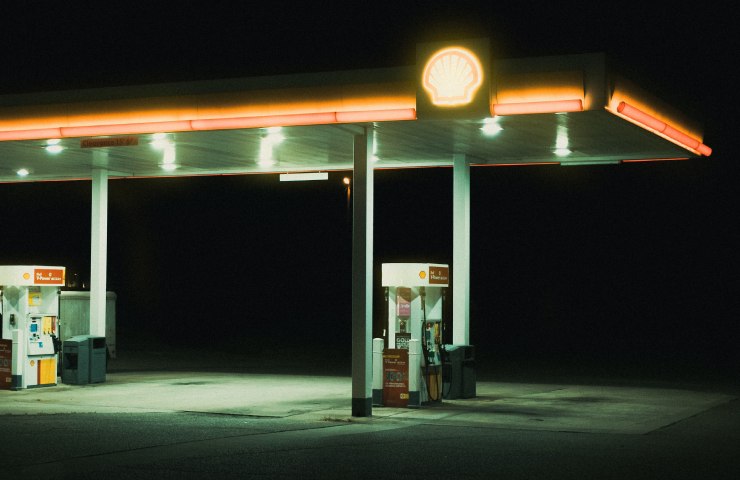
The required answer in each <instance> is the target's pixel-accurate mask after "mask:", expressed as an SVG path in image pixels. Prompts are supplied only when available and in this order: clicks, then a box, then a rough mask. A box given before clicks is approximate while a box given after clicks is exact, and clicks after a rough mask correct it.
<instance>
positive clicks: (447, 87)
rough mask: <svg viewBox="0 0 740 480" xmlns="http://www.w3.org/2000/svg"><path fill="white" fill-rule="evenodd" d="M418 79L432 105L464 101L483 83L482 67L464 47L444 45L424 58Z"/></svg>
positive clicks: (445, 104) (446, 104)
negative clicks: (424, 63)
mask: <svg viewBox="0 0 740 480" xmlns="http://www.w3.org/2000/svg"><path fill="white" fill-rule="evenodd" d="M421 83H422V86H423V87H424V90H426V91H427V92H428V93H429V97H430V99H431V101H432V103H433V104H434V105H437V106H456V105H467V104H469V103H470V102H471V101H472V100H473V95H475V93H476V92H477V91H478V89H479V88H480V86H481V84H482V83H483V67H482V66H481V63H480V60H478V57H476V56H475V54H474V53H473V52H471V51H470V50H468V49H467V48H462V47H447V48H443V49H442V50H439V51H438V52H437V53H435V54H434V55H432V57H431V58H430V59H429V61H428V62H427V64H426V66H425V67H424V73H423V74H422V79H421Z"/></svg>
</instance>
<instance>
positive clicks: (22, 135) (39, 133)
mask: <svg viewBox="0 0 740 480" xmlns="http://www.w3.org/2000/svg"><path fill="white" fill-rule="evenodd" d="M61 136H62V130H61V129H60V128H41V129H35V130H13V131H9V132H0V142H4V141H8V140H38V139H40V138H61Z"/></svg>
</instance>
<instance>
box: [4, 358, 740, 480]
mask: <svg viewBox="0 0 740 480" xmlns="http://www.w3.org/2000/svg"><path fill="white" fill-rule="evenodd" d="M188 358H192V356H191V355H189V354H188V352H183V351H180V352H175V351H170V352H154V353H152V352H148V353H147V354H143V353H142V354H132V355H130V356H128V357H127V358H120V359H117V360H115V361H112V362H111V364H110V365H109V374H108V376H107V379H106V382H105V383H101V384H95V385H84V386H81V385H62V384H60V385H58V386H56V387H48V388H38V389H28V390H24V391H19V392H10V391H0V414H1V415H2V416H1V417H0V462H2V465H3V467H2V470H1V471H2V472H3V474H2V478H13V479H15V478H24V479H25V478H29V479H31V478H39V479H42V478H91V479H92V478H104V479H106V480H107V479H118V478H137V479H148V478H199V479H202V478H226V479H228V478H352V477H355V478H357V477H359V478H383V477H385V478H399V477H404V478H427V479H428V478H429V477H432V476H444V477H449V478H487V479H489V478H556V479H557V478H568V479H572V478H699V477H701V478H728V479H729V478H733V479H735V478H740V455H738V452H740V401H738V396H739V395H738V393H739V392H738V389H737V388H736V387H735V386H734V385H733V384H732V383H726V382H725V383H721V384H717V383H713V382H707V383H704V384H696V383H691V384H689V383H681V382H675V381H673V382H661V383H660V384H656V382H655V381H654V380H653V379H650V380H648V381H642V382H641V381H639V379H637V380H635V379H633V380H628V379H624V378H616V379H613V380H614V381H611V382H610V381H602V379H601V378H597V379H593V378H592V379H591V380H590V381H587V380H588V379H584V378H583V377H581V376H575V377H574V378H573V379H571V380H573V381H567V380H568V379H567V378H564V376H563V375H561V376H560V377H558V378H557V381H552V382H542V381H541V379H540V378H538V379H537V381H526V379H525V378H519V379H513V378H507V380H506V381H495V379H494V380H491V379H490V378H488V377H486V376H485V375H482V377H483V378H484V380H481V381H479V382H478V388H477V394H478V395H477V396H476V398H474V399H460V400H450V401H444V402H442V404H438V405H430V406H427V407H425V408H422V409H419V410H408V409H395V408H385V407H376V408H374V411H373V414H374V415H373V417H371V418H353V417H351V416H350V414H349V412H350V392H351V380H350V378H349V377H348V376H346V375H342V374H341V372H340V374H337V373H336V372H333V371H331V370H332V369H328V370H329V371H327V372H319V373H317V372H316V370H315V369H313V368H312V369H309V370H312V371H311V372H307V371H305V370H306V368H305V367H306V364H305V362H302V363H301V365H302V367H303V371H302V370H301V368H299V365H294V366H293V367H291V365H290V362H285V363H282V364H273V365H272V367H271V368H270V369H266V370H269V371H257V370H259V369H256V368H254V359H249V358H242V359H241V360H239V359H238V358H237V357H236V356H234V357H230V358H228V359H224V358H210V359H204V358H201V359H200V361H197V362H195V361H194V360H191V361H188V360H187V359H188ZM225 360H227V361H225ZM304 360H305V359H304ZM193 363H197V365H198V366H199V368H193V367H194V365H193ZM227 365H228V368H227V367H226V366H227ZM250 366H251V367H250ZM481 373H484V372H481ZM540 373H541V372H540ZM585 380H586V381H585ZM607 380H608V379H607Z"/></svg>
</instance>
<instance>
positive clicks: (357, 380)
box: [352, 131, 373, 417]
mask: <svg viewBox="0 0 740 480" xmlns="http://www.w3.org/2000/svg"><path fill="white" fill-rule="evenodd" d="M372 151H373V142H372V136H370V135H368V134H367V131H365V133H364V134H363V135H355V136H354V178H353V182H352V183H353V187H354V188H353V193H354V197H353V206H352V208H353V216H352V416H353V417H369V416H371V415H372V379H373V377H372V366H373V364H372V327H373V298H372V296H373V166H372V160H371V158H372Z"/></svg>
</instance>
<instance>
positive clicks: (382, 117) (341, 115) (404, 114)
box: [337, 108, 416, 123]
mask: <svg viewBox="0 0 740 480" xmlns="http://www.w3.org/2000/svg"><path fill="white" fill-rule="evenodd" d="M398 120H416V109H413V108H399V109H396V110H367V111H364V112H363V111H360V112H337V122H339V123H361V122H381V121H385V122H390V121H398Z"/></svg>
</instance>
